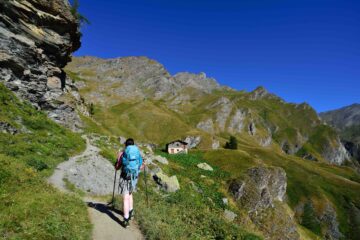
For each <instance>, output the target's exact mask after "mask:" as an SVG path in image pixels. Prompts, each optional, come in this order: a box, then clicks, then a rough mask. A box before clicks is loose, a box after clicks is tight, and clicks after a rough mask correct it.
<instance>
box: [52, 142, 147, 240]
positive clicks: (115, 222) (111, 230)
mask: <svg viewBox="0 0 360 240" xmlns="http://www.w3.org/2000/svg"><path fill="white" fill-rule="evenodd" d="M99 151H100V150H99V149H98V148H97V147H95V146H93V145H92V144H91V143H90V141H89V140H88V139H86V150H85V151H84V152H83V153H81V154H80V155H77V156H74V157H71V158H70V159H69V160H68V161H66V162H63V163H61V164H59V165H58V166H57V168H56V169H55V171H54V174H53V175H52V176H51V177H50V178H49V180H48V181H49V183H51V184H52V185H54V186H55V187H56V188H58V189H59V190H60V191H63V192H67V193H69V191H68V190H67V189H66V186H65V183H64V181H63V179H64V178H68V177H69V176H71V175H72V174H73V173H74V171H76V166H77V165H84V164H86V163H87V162H91V161H94V159H95V160H96V159H97V158H99V159H101V157H100V156H99ZM90 166H94V167H96V166H95V165H94V164H90ZM111 178H113V175H111ZM89 179H91V178H84V179H83V180H85V181H87V180H89ZM86 185H89V186H90V185H91V183H85V186H86ZM83 200H84V202H85V203H86V204H87V206H88V212H89V218H90V221H91V223H92V224H93V232H92V239H93V240H125V239H126V240H139V239H144V237H143V236H142V233H141V231H140V230H139V228H138V226H137V224H136V222H134V221H132V222H131V224H130V227H128V228H126V229H125V228H123V226H122V222H123V217H122V212H121V211H119V210H116V209H111V208H109V207H108V206H107V204H106V203H104V202H101V201H98V200H96V199H95V198H93V197H91V196H90V195H88V196H85V197H84V198H83Z"/></svg>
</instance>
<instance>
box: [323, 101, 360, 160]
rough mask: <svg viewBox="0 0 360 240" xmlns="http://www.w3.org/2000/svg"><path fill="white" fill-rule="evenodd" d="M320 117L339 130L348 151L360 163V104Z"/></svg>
mask: <svg viewBox="0 0 360 240" xmlns="http://www.w3.org/2000/svg"><path fill="white" fill-rule="evenodd" d="M320 117H321V119H323V120H324V121H325V122H326V123H328V124H329V125H331V126H333V127H335V128H336V129H337V130H338V132H339V133H340V137H341V141H342V142H343V143H344V146H345V148H346V150H347V151H348V152H349V154H350V156H351V157H353V158H354V159H355V160H357V161H358V162H359V163H360V104H352V105H350V106H346V107H343V108H340V109H337V110H333V111H328V112H323V113H320Z"/></svg>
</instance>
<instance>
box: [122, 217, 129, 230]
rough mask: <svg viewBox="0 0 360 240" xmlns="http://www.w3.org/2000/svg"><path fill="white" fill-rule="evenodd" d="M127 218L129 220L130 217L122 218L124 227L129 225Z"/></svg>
mask: <svg viewBox="0 0 360 240" xmlns="http://www.w3.org/2000/svg"><path fill="white" fill-rule="evenodd" d="M129 220H130V218H124V222H123V226H124V228H128V227H129V225H130V223H129Z"/></svg>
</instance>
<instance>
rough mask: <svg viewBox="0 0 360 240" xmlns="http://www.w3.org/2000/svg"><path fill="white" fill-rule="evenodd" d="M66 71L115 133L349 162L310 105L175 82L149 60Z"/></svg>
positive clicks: (85, 62) (84, 61) (260, 91)
mask: <svg viewBox="0 0 360 240" xmlns="http://www.w3.org/2000/svg"><path fill="white" fill-rule="evenodd" d="M66 71H67V72H68V75H69V76H70V77H71V79H72V80H73V82H74V85H75V86H77V87H78V88H79V91H80V94H81V95H82V96H83V97H84V98H85V99H86V101H88V102H92V103H94V105H95V109H96V110H95V112H94V119H96V121H98V122H99V123H101V124H102V125H103V126H105V127H106V128H107V129H108V130H109V131H110V132H112V133H116V134H119V135H132V136H134V137H136V138H140V139H142V140H146V141H150V142H155V143H158V144H163V143H166V142H167V141H171V140H173V139H176V138H183V137H185V136H187V135H198V136H201V137H202V142H201V144H200V146H199V147H200V148H203V149H208V148H212V146H219V143H220V145H223V144H224V143H225V141H226V139H227V138H228V136H229V135H235V136H237V137H238V138H241V139H244V140H246V141H250V142H252V143H254V144H257V145H261V146H264V147H271V146H272V147H275V148H280V149H282V151H284V152H285V153H287V154H296V155H298V156H301V157H303V158H306V159H309V160H314V161H327V162H330V163H332V164H337V165H341V164H343V163H344V162H346V161H347V160H348V158H349V157H348V154H347V152H346V150H345V148H344V147H343V145H342V144H341V142H340V140H339V137H338V136H337V134H336V132H335V131H334V130H333V129H332V128H331V127H327V126H325V125H323V123H322V122H321V120H320V119H319V117H318V115H317V114H316V112H315V111H314V109H312V108H311V107H310V106H309V105H308V104H306V103H303V104H290V103H286V102H284V101H283V100H282V99H281V98H279V97H277V96H276V95H274V94H271V93H269V92H268V91H267V90H266V89H265V88H263V87H259V88H257V89H255V90H254V91H252V92H250V93H248V92H244V91H235V90H233V89H231V88H228V87H224V86H220V85H219V84H218V83H217V82H216V80H215V79H213V78H208V77H207V76H206V75H205V74H204V73H199V74H191V73H177V74H175V75H174V76H171V74H170V73H169V72H168V71H167V70H166V69H165V68H164V66H163V65H161V64H160V63H158V62H156V61H155V60H152V59H149V58H146V57H125V58H117V59H100V58H94V57H80V58H74V59H73V61H72V62H71V63H70V64H69V65H68V66H67V67H66ZM154 123H156V124H154Z"/></svg>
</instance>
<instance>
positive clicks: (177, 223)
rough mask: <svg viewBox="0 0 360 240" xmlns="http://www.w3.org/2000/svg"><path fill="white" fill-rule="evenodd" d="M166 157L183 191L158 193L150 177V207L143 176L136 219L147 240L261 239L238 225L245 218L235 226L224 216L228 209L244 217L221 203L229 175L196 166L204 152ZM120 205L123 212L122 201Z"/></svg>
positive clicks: (169, 168) (217, 170)
mask: <svg viewBox="0 0 360 240" xmlns="http://www.w3.org/2000/svg"><path fill="white" fill-rule="evenodd" d="M158 153H160V152H158ZM161 154H162V155H166V154H164V153H161ZM166 157H168V158H169V165H166V166H165V165H164V166H162V169H163V171H164V172H166V174H168V175H169V176H172V175H176V176H177V178H178V179H179V182H180V186H181V187H180V190H178V191H177V192H175V193H165V192H162V191H160V192H158V190H155V189H156V186H155V183H154V182H153V181H152V180H151V179H150V177H149V179H148V180H147V181H148V184H149V186H148V191H149V203H150V205H149V207H147V205H146V194H145V186H144V179H143V178H144V175H143V174H141V176H140V181H139V188H140V190H139V191H138V192H137V193H135V196H134V198H135V211H136V219H137V221H138V223H139V225H140V227H141V229H142V231H143V232H144V234H145V236H146V238H147V239H246V240H255V239H261V238H260V237H258V236H257V235H255V234H252V233H250V232H249V230H246V227H247V226H246V225H241V224H239V222H237V221H241V220H242V219H241V217H239V218H237V220H236V221H235V222H234V223H231V222H228V221H227V220H226V219H225V218H224V217H223V211H224V208H230V209H231V210H233V211H236V212H237V213H238V214H239V216H241V213H240V212H238V210H236V209H233V208H232V207H231V206H225V205H224V204H223V203H222V200H221V199H222V197H224V194H223V193H222V192H221V191H222V189H223V188H222V185H223V184H224V183H223V182H222V177H223V176H227V173H225V172H223V171H221V170H220V169H219V168H216V167H215V169H214V172H209V171H204V170H202V169H199V168H197V167H196V165H197V164H198V163H200V162H203V161H204V160H203V159H202V154H201V153H192V154H188V155H166ZM184 168H186V170H184ZM201 175H203V176H205V177H200V176H201ZM194 186H196V187H194ZM195 188H196V189H197V190H195ZM117 202H118V208H120V209H121V208H122V207H121V199H120V200H119V201H117Z"/></svg>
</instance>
